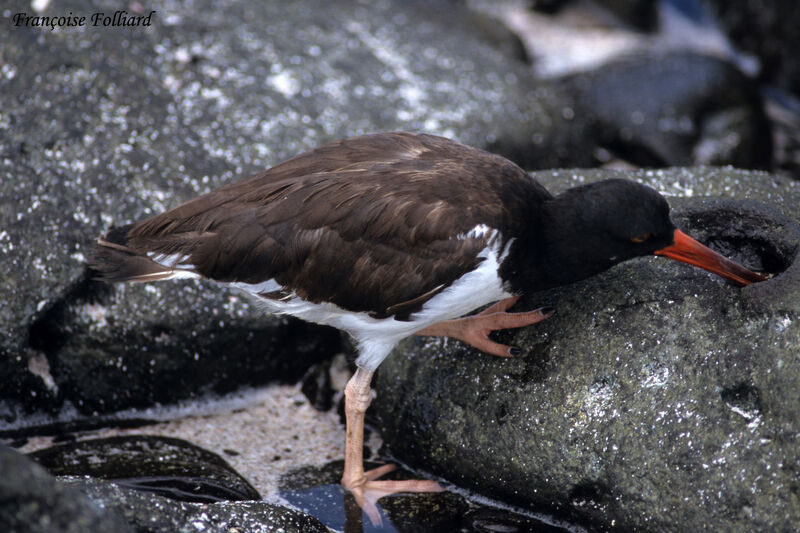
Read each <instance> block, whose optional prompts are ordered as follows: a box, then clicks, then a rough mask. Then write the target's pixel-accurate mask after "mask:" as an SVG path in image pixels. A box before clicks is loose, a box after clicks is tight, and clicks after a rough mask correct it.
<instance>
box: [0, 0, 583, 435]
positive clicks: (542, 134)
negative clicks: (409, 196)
mask: <svg viewBox="0 0 800 533" xmlns="http://www.w3.org/2000/svg"><path fill="white" fill-rule="evenodd" d="M70 9H72V11H73V12H75V13H76V14H77V13H91V12H94V11H103V10H104V9H106V10H107V8H106V7H105V5H101V4H100V3H97V2H95V3H94V4H86V3H85V2H84V3H78V2H71V3H70V2H66V3H63V2H62V3H59V4H58V5H55V4H51V5H50V6H49V7H48V8H47V9H46V11H44V12H43V13H42V15H63V13H64V12H68V11H69V10H70ZM131 9H133V8H131ZM2 16H3V18H4V19H5V23H4V24H2V25H0V41H2V42H3V58H2V64H1V65H0V74H2V75H0V126H2V127H0V155H1V156H2V157H0V272H2V273H3V274H2V276H3V277H2V283H0V301H2V302H4V305H3V306H1V307H0V331H2V332H3V335H2V336H0V429H8V430H15V429H19V428H22V427H23V426H26V425H30V424H31V423H34V422H32V420H33V419H32V418H31V414H32V413H36V414H37V415H39V417H40V418H39V419H38V420H37V421H36V422H35V423H36V424H45V423H49V422H53V421H54V420H55V421H64V420H72V419H74V418H75V417H86V416H91V415H93V414H94V413H95V412H97V413H104V412H108V411H113V410H118V409H123V408H128V407H136V406H145V405H152V404H153V403H155V402H174V401H176V400H177V399H180V398H187V397H193V396H195V395H196V394H198V393H202V392H204V391H209V390H210V391H216V392H225V391H228V390H230V389H231V388H232V387H235V386H239V385H241V384H247V383H251V384H260V383H265V382H267V381H272V380H275V379H281V378H283V379H294V378H295V377H299V376H300V375H302V373H303V371H304V370H305V368H307V367H308V366H310V365H311V364H312V363H313V362H314V361H317V360H319V358H324V357H327V356H328V355H330V354H332V353H335V352H336V350H337V349H338V343H336V342H334V341H332V340H331V337H330V336H329V335H328V334H326V333H324V332H323V331H321V330H319V329H318V328H314V327H312V326H302V327H301V326H298V325H292V326H289V327H288V328H287V327H286V322H285V321H284V320H282V319H276V318H265V317H263V316H261V313H259V312H258V310H257V309H254V308H253V307H252V305H251V304H250V303H248V302H246V301H244V300H242V299H241V297H240V296H239V295H234V294H233V293H231V292H228V291H226V290H221V289H219V288H217V287H213V286H212V285H209V284H202V283H200V284H196V283H192V284H185V285H180V284H178V285H176V284H174V283H172V284H151V285H136V286H108V287H106V286H102V285H99V284H96V283H90V282H88V281H87V279H86V276H87V273H86V270H85V260H86V255H87V246H88V244H89V243H90V242H91V240H92V239H94V238H95V237H96V236H97V235H99V234H100V233H102V232H104V231H106V230H107V229H108V228H109V227H111V226H112V225H120V224H123V223H126V222H129V221H133V220H137V219H139V218H142V217H145V216H147V215H150V214H153V213H155V212H158V211H161V210H164V209H166V208H169V207H172V206H175V205H177V204H178V203H180V202H181V201H182V200H186V199H188V198H190V197H192V196H194V195H196V194H199V193H202V192H205V191H208V190H210V189H211V188H214V187H217V186H219V185H221V184H223V183H227V182H230V181H231V180H233V179H234V178H236V177H239V176H242V175H246V174H248V173H251V172H254V171H257V170H262V169H264V168H266V167H269V166H271V165H273V164H276V163H278V162H280V161H281V160H283V159H285V158H288V157H290V156H293V155H296V154H298V153H300V152H302V151H305V150H307V149H310V148H313V147H314V146H317V145H319V144H322V143H324V142H326V141H329V140H332V139H334V138H340V137H346V136H350V135H354V134H359V133H364V132H371V131H377V130H397V129H405V130H427V131H430V132H433V133H440V134H445V135H449V136H453V137H456V138H458V139H460V140H462V141H464V142H467V143H469V144H473V145H476V146H480V147H485V148H492V149H494V150H498V151H502V152H503V153H506V154H508V155H511V156H513V157H515V158H516V159H517V160H518V161H519V162H520V163H522V164H526V165H530V166H531V167H535V168H544V167H550V166H565V165H580V164H584V163H587V162H589V161H590V150H588V149H587V145H586V144H585V142H584V140H583V137H584V135H585V133H586V131H585V130H586V129H585V128H584V125H585V124H586V123H585V121H584V120H583V119H582V118H581V117H577V116H575V114H574V113H572V107H571V101H570V100H569V99H568V98H567V97H566V96H564V95H561V94H559V93H558V92H557V91H556V90H555V87H554V86H553V85H552V84H548V83H545V82H539V81H536V80H534V79H533V78H532V76H531V75H530V73H529V72H528V70H527V69H526V68H525V66H524V65H522V64H521V63H519V62H518V61H516V60H515V59H508V58H506V57H504V56H503V55H502V53H501V52H499V51H498V50H496V49H495V48H493V47H492V46H489V45H487V44H485V43H483V42H482V41H481V40H480V39H479V38H476V37H475V35H476V34H475V33H474V29H475V26H474V24H473V21H472V19H471V15H470V13H469V12H468V10H467V9H466V8H464V7H463V6H456V5H451V4H449V3H448V4H429V3H427V2H407V3H405V2H404V3H391V2H363V1H355V0H353V1H352V2H350V3H342V2H339V3H337V4H336V5H333V4H328V3H323V4H319V3H318V2H312V1H310V0H304V1H297V2H290V3H287V2H279V1H272V2H261V3H258V4H252V3H247V2H240V3H238V4H236V3H234V4H230V3H228V4H226V5H224V6H223V5H221V4H219V3H217V2H212V1H211V0H201V1H200V2H199V3H196V4H195V5H194V7H193V9H187V8H186V7H185V6H182V5H179V4H173V3H166V4H164V5H163V6H162V7H160V8H159V9H158V10H157V12H156V13H155V14H154V15H153V18H154V23H153V25H152V26H151V27H148V28H137V29H132V30H121V29H120V28H111V27H108V28H103V27H86V28H83V29H81V30H78V29H71V28H65V29H63V30H60V31H51V30H50V29H49V28H41V27H25V26H15V25H14V24H13V21H12V20H11V17H12V16H13V12H12V10H6V11H4V12H3V13H2ZM265 28H269V31H265ZM210 36H213V42H212V41H210V40H209V39H210ZM298 351H299V352H303V353H305V354H307V355H308V356H309V358H308V360H305V359H303V358H299V357H298V358H297V359H292V358H289V359H287V358H285V357H284V356H282V355H281V354H282V353H283V352H292V353H297V352H298ZM276 364H277V368H276ZM283 365H288V368H289V371H288V375H283V374H282V372H281V370H282V369H281V368H280V367H281V366H283ZM166 383H169V387H167V386H165V384H166ZM76 409H77V412H75V410H76Z"/></svg>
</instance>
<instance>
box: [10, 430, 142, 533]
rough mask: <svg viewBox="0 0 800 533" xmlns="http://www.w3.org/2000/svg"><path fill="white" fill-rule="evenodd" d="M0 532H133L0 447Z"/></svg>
mask: <svg viewBox="0 0 800 533" xmlns="http://www.w3.org/2000/svg"><path fill="white" fill-rule="evenodd" d="M0 470H1V471H2V472H3V475H2V476H0V529H2V530H3V531H6V532H7V533H85V532H86V531H98V532H100V531H102V532H108V533H128V532H132V531H133V530H132V529H131V528H130V527H128V526H127V524H126V523H125V522H124V521H123V520H120V519H119V518H118V517H117V516H114V514H113V513H110V512H108V510H106V509H103V508H102V507H101V506H100V505H98V504H97V503H95V502H93V501H91V500H90V499H89V498H87V497H86V495H84V494H83V493H82V492H81V491H80V490H78V489H76V488H74V487H69V486H67V485H64V484H63V483H59V482H58V481H56V479H55V478H54V477H53V476H51V475H50V474H48V473H47V471H46V470H45V469H44V468H42V467H41V466H39V465H37V464H36V463H34V462H33V461H31V460H30V459H28V458H26V457H25V456H24V455H22V454H19V453H16V452H15V451H13V450H12V449H11V448H8V447H7V446H4V445H0Z"/></svg>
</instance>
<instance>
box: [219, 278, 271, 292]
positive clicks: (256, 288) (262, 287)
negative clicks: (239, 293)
mask: <svg viewBox="0 0 800 533" xmlns="http://www.w3.org/2000/svg"><path fill="white" fill-rule="evenodd" d="M230 285H231V286H232V287H236V288H237V289H241V290H243V291H247V292H249V293H250V294H262V293H267V292H273V291H279V290H281V289H283V286H282V285H280V284H278V282H277V281H275V280H274V279H268V280H267V281H263V282H261V283H242V282H241V281H234V282H232V283H231V284H230Z"/></svg>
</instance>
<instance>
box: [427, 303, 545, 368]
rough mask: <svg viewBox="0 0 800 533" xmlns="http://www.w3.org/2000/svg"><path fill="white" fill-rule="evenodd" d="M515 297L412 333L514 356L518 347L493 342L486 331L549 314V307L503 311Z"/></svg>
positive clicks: (504, 355) (527, 321) (487, 351)
mask: <svg viewBox="0 0 800 533" xmlns="http://www.w3.org/2000/svg"><path fill="white" fill-rule="evenodd" d="M517 300H519V296H512V297H511V298H506V299H505V300H500V301H499V302H497V303H495V304H493V305H491V306H489V307H487V308H486V309H484V310H483V311H481V312H480V313H478V314H475V315H472V316H467V317H464V318H459V319H456V320H447V321H445V322H438V323H436V324H433V325H432V326H429V327H427V328H425V329H423V330H420V331H418V332H417V333H416V334H417V335H432V336H436V337H453V338H454V339H458V340H461V341H464V342H466V343H467V344H469V345H470V346H474V347H475V348H477V349H478V350H480V351H482V352H486V353H488V354H492V355H497V356H499V357H516V356H518V355H519V354H520V351H519V348H516V347H514V346H507V345H505V344H500V343H498V342H494V341H493V340H491V339H489V333H491V332H492V331H497V330H500V329H511V328H521V327H523V326H529V325H531V324H535V323H537V322H541V321H542V320H544V319H545V318H548V317H549V316H550V315H552V314H553V308H552V307H541V308H539V309H535V310H533V311H525V312H522V313H506V310H507V309H509V308H510V307H511V306H512V305H514V304H515V303H516V302H517Z"/></svg>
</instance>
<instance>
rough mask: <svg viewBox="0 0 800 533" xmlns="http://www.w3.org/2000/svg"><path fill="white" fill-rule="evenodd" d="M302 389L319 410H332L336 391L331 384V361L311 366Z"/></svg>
mask: <svg viewBox="0 0 800 533" xmlns="http://www.w3.org/2000/svg"><path fill="white" fill-rule="evenodd" d="M300 391H301V392H302V393H303V395H304V396H305V397H306V398H308V401H309V402H311V405H313V406H314V409H316V410H317V411H330V410H331V409H332V408H333V396H334V395H335V394H336V391H335V390H334V389H333V387H332V384H331V363H330V361H323V362H322V363H320V364H318V365H315V366H313V367H311V368H310V369H309V370H308V372H307V373H306V375H305V376H303V382H302V385H301V386H300Z"/></svg>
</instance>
